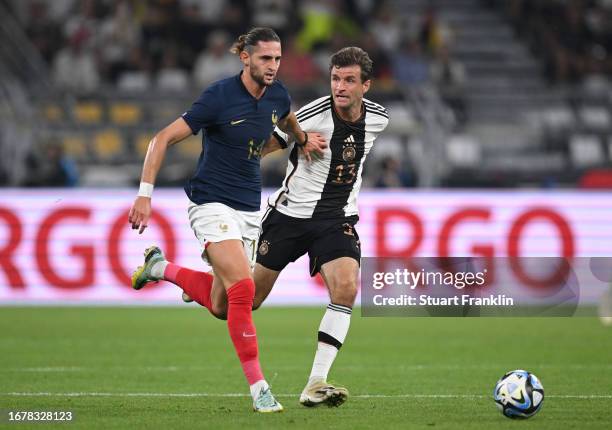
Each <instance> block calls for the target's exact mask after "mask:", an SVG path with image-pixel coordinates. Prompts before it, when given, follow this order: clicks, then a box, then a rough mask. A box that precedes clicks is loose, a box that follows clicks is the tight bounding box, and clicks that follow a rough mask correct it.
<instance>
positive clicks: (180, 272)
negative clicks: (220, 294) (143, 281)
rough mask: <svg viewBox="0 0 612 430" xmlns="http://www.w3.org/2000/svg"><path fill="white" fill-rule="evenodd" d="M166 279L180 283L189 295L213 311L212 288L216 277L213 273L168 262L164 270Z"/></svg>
mask: <svg viewBox="0 0 612 430" xmlns="http://www.w3.org/2000/svg"><path fill="white" fill-rule="evenodd" d="M164 279H165V280H166V281H170V282H172V283H173V284H176V285H178V286H179V287H181V288H182V289H183V291H185V292H186V293H187V294H188V295H189V297H191V298H192V299H193V300H195V301H196V302H197V303H199V304H200V305H202V306H204V307H205V308H208V310H210V311H212V310H211V301H210V290H211V289H212V284H213V279H215V278H214V276H213V275H211V274H210V273H205V272H198V271H196V270H191V269H187V268H184V267H180V266H177V265H176V264H173V263H168V265H167V266H166V269H165V270H164Z"/></svg>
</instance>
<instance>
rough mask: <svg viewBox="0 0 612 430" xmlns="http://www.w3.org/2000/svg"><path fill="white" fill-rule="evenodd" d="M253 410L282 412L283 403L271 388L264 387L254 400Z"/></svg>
mask: <svg viewBox="0 0 612 430" xmlns="http://www.w3.org/2000/svg"><path fill="white" fill-rule="evenodd" d="M253 410H254V411H255V412H260V413H270V412H282V411H283V405H281V404H280V403H278V402H277V401H276V399H275V398H274V396H273V395H272V391H270V388H265V389H263V388H262V389H261V391H260V392H259V395H258V396H257V398H256V399H255V400H254V401H253Z"/></svg>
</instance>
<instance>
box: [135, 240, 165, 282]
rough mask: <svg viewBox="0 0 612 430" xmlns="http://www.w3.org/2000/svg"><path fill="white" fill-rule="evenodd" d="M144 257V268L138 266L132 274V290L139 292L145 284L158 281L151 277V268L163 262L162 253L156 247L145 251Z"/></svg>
mask: <svg viewBox="0 0 612 430" xmlns="http://www.w3.org/2000/svg"><path fill="white" fill-rule="evenodd" d="M144 257H145V262H144V266H138V267H137V268H136V270H135V271H134V273H132V288H133V289H135V290H140V289H141V288H142V287H144V286H145V285H146V283H147V282H151V281H159V278H155V277H153V275H151V268H152V267H153V266H154V265H155V264H156V263H159V262H160V261H164V260H165V257H164V253H163V252H162V250H161V249H159V248H158V247H157V246H151V247H149V248H147V249H145V252H144Z"/></svg>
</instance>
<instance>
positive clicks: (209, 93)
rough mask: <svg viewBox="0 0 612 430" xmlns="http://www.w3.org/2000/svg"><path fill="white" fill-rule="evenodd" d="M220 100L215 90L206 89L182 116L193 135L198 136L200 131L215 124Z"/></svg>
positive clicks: (211, 88)
mask: <svg viewBox="0 0 612 430" xmlns="http://www.w3.org/2000/svg"><path fill="white" fill-rule="evenodd" d="M221 100H222V98H221V97H219V95H218V94H217V91H216V90H215V88H214V87H208V88H207V89H206V90H204V91H203V92H202V94H201V95H200V97H199V98H198V99H197V100H196V101H195V102H194V103H193V104H192V105H191V108H189V110H188V111H187V112H185V113H184V114H183V115H182V116H183V119H184V120H185V122H186V123H187V125H188V126H189V128H191V132H192V133H193V134H198V133H199V132H200V130H201V129H203V128H205V127H207V126H209V125H212V124H214V123H215V121H216V120H217V115H218V114H219V112H220V111H221V108H222V106H221Z"/></svg>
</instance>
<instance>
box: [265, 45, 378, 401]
mask: <svg viewBox="0 0 612 430" xmlns="http://www.w3.org/2000/svg"><path fill="white" fill-rule="evenodd" d="M329 70H330V78H331V95H330V96H326V97H322V98H319V99H317V100H315V101H313V102H312V103H309V104H307V105H306V106H304V107H303V108H302V109H300V110H299V111H298V112H297V113H296V117H297V119H298V122H299V124H300V126H301V127H302V129H303V130H304V131H306V132H317V133H320V134H321V135H323V137H324V139H325V140H326V141H327V142H329V146H328V148H326V149H325V150H324V152H323V156H322V157H319V158H317V159H314V160H312V161H310V157H309V156H308V154H303V153H302V152H301V151H299V150H298V149H299V147H300V144H299V143H292V142H291V141H289V136H288V135H287V134H286V133H284V132H283V131H281V130H280V129H278V128H276V130H275V132H274V133H273V137H272V138H271V139H270V140H269V141H268V143H267V145H266V147H265V148H264V154H265V153H267V152H270V151H273V150H275V149H277V148H286V147H288V146H290V145H293V147H292V149H291V154H290V156H289V165H288V166H287V174H286V176H285V179H284V181H283V184H282V187H281V188H280V189H279V190H278V191H277V192H276V193H274V194H273V195H272V196H271V197H270V198H269V200H268V210H267V211H266V214H265V215H264V217H263V219H262V232H261V235H260V238H259V245H258V251H257V265H256V266H255V272H254V280H255V284H256V292H255V299H254V307H255V308H257V307H259V306H260V305H261V303H262V302H263V301H264V300H265V299H266V297H267V296H268V294H269V293H270V291H271V290H272V287H273V286H274V283H275V281H276V279H277V278H278V276H279V274H280V272H281V271H282V270H283V269H284V268H285V266H286V265H287V264H288V263H289V262H292V261H295V260H297V259H298V258H299V257H301V256H302V255H304V254H306V253H308V256H309V258H310V274H311V276H315V275H316V274H317V273H320V274H321V276H322V278H323V280H324V281H325V285H326V286H327V288H328V290H329V295H330V304H329V305H328V306H327V309H326V311H325V314H324V316H323V319H322V320H321V324H320V326H319V331H318V347H317V351H316V354H315V358H314V363H313V365H312V370H311V373H310V377H309V379H308V382H307V384H306V387H305V388H304V390H303V392H302V394H301V396H300V403H301V404H303V405H304V406H317V405H321V404H326V405H330V406H339V405H341V404H342V403H344V401H345V400H346V399H347V397H348V390H347V389H346V388H343V387H337V386H333V385H331V384H329V383H328V382H327V376H328V373H329V370H330V368H331V366H332V363H333V362H334V360H335V358H336V355H337V353H338V350H339V349H340V347H341V346H342V344H343V343H344V341H345V339H346V336H347V333H348V330H349V325H350V319H351V313H352V307H353V304H354V303H355V298H356V296H357V289H358V283H357V281H358V274H359V262H360V258H361V246H360V242H359V235H358V234H357V230H356V229H355V224H356V223H357V221H358V219H359V217H358V211H357V195H358V193H359V189H360V187H361V173H362V171H363V163H364V162H365V159H366V156H367V155H368V153H369V152H370V150H371V148H372V145H373V144H374V140H375V139H376V137H377V136H378V134H379V133H381V132H382V131H383V130H384V129H385V127H386V126H387V123H388V121H389V116H388V114H387V111H386V109H385V108H384V107H382V106H381V105H379V104H377V103H374V102H372V101H369V100H367V99H365V98H364V94H365V93H366V92H367V91H368V90H369V88H370V85H371V75H372V60H371V59H370V57H369V56H368V54H367V53H366V52H365V51H363V50H362V49H361V48H358V47H347V48H344V49H341V50H340V51H338V52H336V53H335V54H334V55H333V56H332V57H331V61H330V67H329Z"/></svg>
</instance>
